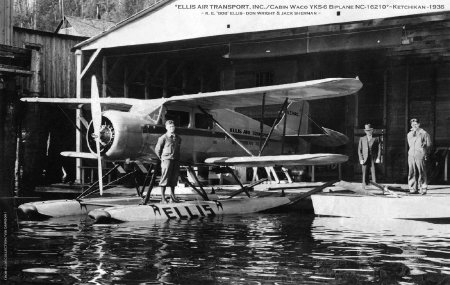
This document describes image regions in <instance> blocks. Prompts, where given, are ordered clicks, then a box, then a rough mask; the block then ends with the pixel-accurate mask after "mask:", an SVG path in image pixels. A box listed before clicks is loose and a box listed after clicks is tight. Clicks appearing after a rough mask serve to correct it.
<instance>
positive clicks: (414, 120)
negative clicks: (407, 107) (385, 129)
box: [409, 118, 420, 124]
mask: <svg viewBox="0 0 450 285" xmlns="http://www.w3.org/2000/svg"><path fill="white" fill-rule="evenodd" d="M409 122H410V123H411V124H412V123H418V124H420V121H419V119H417V118H412V119H411V120H410V121H409Z"/></svg>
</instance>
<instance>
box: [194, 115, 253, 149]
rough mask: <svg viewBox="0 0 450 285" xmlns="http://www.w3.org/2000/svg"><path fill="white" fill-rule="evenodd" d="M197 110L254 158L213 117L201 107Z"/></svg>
mask: <svg viewBox="0 0 450 285" xmlns="http://www.w3.org/2000/svg"><path fill="white" fill-rule="evenodd" d="M198 109H199V110H200V111H202V112H203V113H204V114H205V115H207V116H208V118H209V119H211V120H212V121H213V122H214V123H215V124H216V125H217V126H218V127H219V128H220V129H221V130H222V131H223V132H224V133H225V134H226V135H227V136H229V137H230V138H231V139H232V140H233V141H234V142H235V143H237V144H238V145H239V146H240V147H241V148H242V149H243V150H245V152H246V153H248V154H249V155H251V156H254V155H253V153H252V152H251V151H249V150H248V149H247V148H246V147H245V146H244V145H243V144H242V143H241V142H240V141H239V140H238V139H236V138H235V137H234V136H233V135H232V134H231V133H230V132H228V131H227V130H226V129H225V128H224V127H222V125H221V124H220V123H219V122H218V121H217V120H216V119H214V117H213V116H211V114H209V113H208V112H206V111H205V110H204V109H203V108H202V107H200V106H198Z"/></svg>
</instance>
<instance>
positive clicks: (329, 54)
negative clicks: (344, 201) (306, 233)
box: [83, 12, 450, 183]
mask: <svg viewBox="0 0 450 285" xmlns="http://www.w3.org/2000/svg"><path fill="white" fill-rule="evenodd" d="M449 27H450V13H448V12H447V13H435V14H423V15H413V16H405V17H397V18H387V19H377V20H370V21H360V22H352V23H341V24H331V25H323V26H314V27H304V28H295V29H288V30H280V31H266V32H258V33H246V34H240V35H227V36H219V37H214V38H206V39H194V40H188V41H184V42H179V43H168V44H161V45H152V46H147V47H145V46H143V47H121V48H115V49H107V50H104V51H102V53H103V54H102V56H101V57H100V58H99V59H98V60H97V61H96V64H95V67H93V69H92V72H93V73H96V74H97V76H98V77H99V78H100V79H101V80H100V81H101V84H102V86H101V89H102V90H104V91H103V96H112V97H115V96H117V97H120V96H125V97H135V98H159V97H162V96H173V95H179V94H190V93H198V92H207V91H217V90H225V89H235V88H247V87H254V86H259V85H270V84H282V83H289V82H295V81H304V80H313V79H320V78H326V77H356V76H358V77H359V78H360V80H361V81H362V83H363V84H364V87H363V88H362V89H361V90H360V92H359V94H358V96H347V97H344V98H335V99H329V100H320V101H313V102H311V103H310V105H311V106H310V115H311V118H312V119H313V120H314V121H315V122H317V123H318V124H320V125H322V126H324V127H328V128H332V129H335V130H337V131H340V132H343V133H345V134H346V135H347V136H349V137H350V138H351V139H352V138H353V140H352V142H353V143H351V144H348V145H346V146H343V147H340V148H335V149H324V148H320V147H317V146H311V150H312V151H313V152H319V151H327V152H338V153H344V154H348V155H350V157H351V159H350V162H349V163H347V164H346V166H345V167H344V169H343V170H344V173H343V174H344V178H345V179H359V177H360V171H361V170H360V166H359V164H358V158H357V154H356V151H357V142H358V139H359V136H361V135H363V132H362V128H363V126H364V124H365V123H371V124H372V125H373V126H374V127H375V128H376V134H377V135H380V136H381V137H382V139H383V142H384V143H383V163H382V164H381V165H379V166H378V168H379V178H381V180H384V181H389V182H402V183H404V182H405V181H406V174H407V144H406V133H407V132H408V130H409V123H408V120H409V119H410V118H411V117H418V118H419V119H421V120H422V126H423V127H424V128H425V129H426V130H427V131H428V132H429V133H430V135H431V137H432V139H433V142H434V147H435V148H438V147H448V145H449V143H450V129H449V128H448V127H447V124H448V123H449V120H450V96H448V95H449V92H450V69H449V67H450V66H449V60H448V55H449V44H448V40H447V39H448V38H449V35H450V29H449ZM88 60H89V53H85V54H84V63H85V64H87V62H88ZM89 92H90V86H89V81H88V80H84V82H83V94H84V96H85V97H86V96H88V94H89ZM278 108H279V107H278V106H271V107H268V110H267V112H266V116H267V118H270V117H272V120H273V118H274V117H275V116H276V113H277V112H278ZM240 111H241V112H243V113H246V114H248V115H250V116H251V117H254V118H257V119H258V118H259V117H260V113H261V111H260V106H255V107H254V108H245V109H242V110H240ZM310 130H311V132H317V131H318V129H317V127H316V125H315V123H312V122H311V123H310ZM436 159H437V160H439V159H440V157H439V156H438V157H436ZM442 170H443V166H442V164H438V166H437V167H434V169H433V171H434V174H433V175H435V176H436V177H435V178H436V179H435V180H436V181H437V180H439V179H442V177H443V176H442ZM439 171H441V172H439ZM319 173H320V172H319ZM333 174H334V172H333Z"/></svg>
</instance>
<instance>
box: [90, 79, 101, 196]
mask: <svg viewBox="0 0 450 285" xmlns="http://www.w3.org/2000/svg"><path fill="white" fill-rule="evenodd" d="M91 113H92V125H93V127H94V133H93V137H94V139H95V146H96V150H97V167H98V182H99V184H98V186H99V190H100V196H102V195H103V170H102V157H101V153H100V128H101V125H102V108H101V105H100V96H99V93H98V86H97V78H96V77H95V75H92V79H91Z"/></svg>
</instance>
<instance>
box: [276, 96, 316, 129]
mask: <svg viewBox="0 0 450 285" xmlns="http://www.w3.org/2000/svg"><path fill="white" fill-rule="evenodd" d="M308 115H309V103H308V102H307V101H299V102H292V103H290V104H289V106H288V107H287V111H286V113H285V114H284V115H283V118H281V120H280V121H279V122H278V124H277V125H276V126H275V131H277V132H278V133H280V134H282V133H283V128H284V119H285V117H286V132H285V134H286V135H295V136H296V135H298V134H306V133H308Z"/></svg>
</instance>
